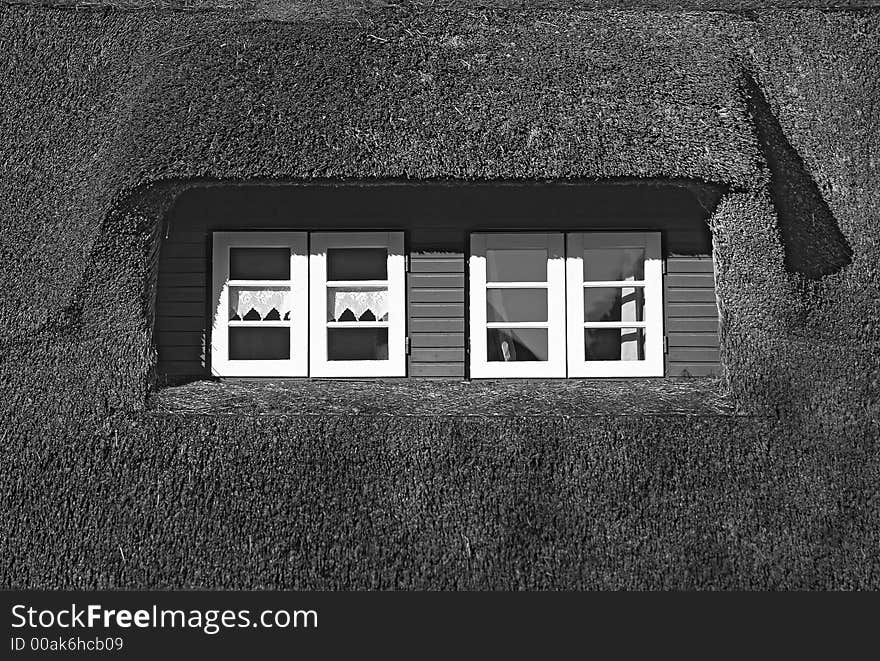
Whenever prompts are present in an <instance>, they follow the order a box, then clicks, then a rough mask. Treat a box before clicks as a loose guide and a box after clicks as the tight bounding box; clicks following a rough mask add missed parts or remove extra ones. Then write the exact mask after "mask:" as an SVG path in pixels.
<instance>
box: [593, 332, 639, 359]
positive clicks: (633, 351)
mask: <svg viewBox="0 0 880 661" xmlns="http://www.w3.org/2000/svg"><path fill="white" fill-rule="evenodd" d="M584 355H585V356H586V359H587V360H644V359H645V329H644V328H585V329H584Z"/></svg>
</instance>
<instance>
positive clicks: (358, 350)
mask: <svg viewBox="0 0 880 661" xmlns="http://www.w3.org/2000/svg"><path fill="white" fill-rule="evenodd" d="M327 360H388V329H387V328H328V329H327Z"/></svg>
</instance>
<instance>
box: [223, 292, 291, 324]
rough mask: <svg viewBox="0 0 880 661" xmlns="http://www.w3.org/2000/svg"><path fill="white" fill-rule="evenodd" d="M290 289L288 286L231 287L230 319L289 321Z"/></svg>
mask: <svg viewBox="0 0 880 661" xmlns="http://www.w3.org/2000/svg"><path fill="white" fill-rule="evenodd" d="M290 307H291V305H290V289H289V288H287V287H261V288H258V289H256V288H253V287H230V288H229V320H230V321H288V320H289V319H290Z"/></svg>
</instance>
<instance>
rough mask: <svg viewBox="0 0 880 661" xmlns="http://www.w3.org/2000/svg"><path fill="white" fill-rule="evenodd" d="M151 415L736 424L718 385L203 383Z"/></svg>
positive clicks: (169, 397) (158, 400)
mask: <svg viewBox="0 0 880 661" xmlns="http://www.w3.org/2000/svg"><path fill="white" fill-rule="evenodd" d="M149 406H150V408H151V409H153V410H155V411H157V412H162V413H170V414H181V415H223V414H237V415H292V416H302V415H321V416H326V415H340V416H345V415H380V416H404V417H406V416H416V417H480V418H488V417H517V418H518V417H591V416H645V415H650V416H681V415H686V416H700V417H706V416H734V415H737V413H736V410H735V407H734V406H733V403H732V401H731V400H730V398H729V397H728V396H727V395H726V392H725V388H724V385H723V383H722V382H721V381H720V380H718V379H712V378H677V379H669V378H667V379H601V380H598V379H597V380H534V381H485V380H481V381H471V382H467V381H429V380H410V379H401V380H399V381H397V380H375V381H374V380H356V381H354V380H324V379H321V380H317V379H315V380H310V379H298V380H293V379H291V380H284V379H279V380H246V379H235V380H225V381H198V382H195V383H189V384H186V385H181V386H174V387H168V388H163V389H161V390H159V391H157V392H155V393H154V394H153V395H152V396H151V398H150V403H149Z"/></svg>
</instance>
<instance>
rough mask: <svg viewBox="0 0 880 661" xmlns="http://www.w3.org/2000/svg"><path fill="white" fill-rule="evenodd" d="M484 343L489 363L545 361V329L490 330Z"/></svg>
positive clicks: (546, 352) (546, 353)
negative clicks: (485, 343)
mask: <svg viewBox="0 0 880 661" xmlns="http://www.w3.org/2000/svg"><path fill="white" fill-rule="evenodd" d="M486 341H487V346H486V358H487V359H488V360H489V361H490V362H517V363H521V362H524V361H534V360H547V355H548V351H547V329H546V328H490V329H488V330H487V331H486Z"/></svg>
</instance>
